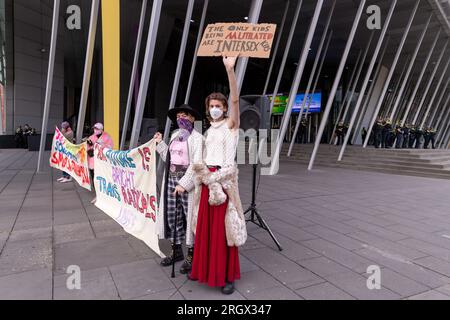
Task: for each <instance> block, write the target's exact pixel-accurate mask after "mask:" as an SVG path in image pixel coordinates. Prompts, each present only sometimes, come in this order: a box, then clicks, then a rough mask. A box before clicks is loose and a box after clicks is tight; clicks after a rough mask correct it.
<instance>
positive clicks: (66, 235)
mask: <svg viewBox="0 0 450 320" xmlns="http://www.w3.org/2000/svg"><path fill="white" fill-rule="evenodd" d="M54 233H55V244H60V243H65V242H72V241H80V240H88V239H94V238H95V236H94V233H93V232H92V227H91V225H90V224H89V223H87V222H83V223H74V224H64V225H56V226H55V227H54Z"/></svg>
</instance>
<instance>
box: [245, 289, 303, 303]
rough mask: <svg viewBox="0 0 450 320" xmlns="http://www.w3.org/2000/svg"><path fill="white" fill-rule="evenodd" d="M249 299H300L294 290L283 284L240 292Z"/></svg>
mask: <svg viewBox="0 0 450 320" xmlns="http://www.w3.org/2000/svg"><path fill="white" fill-rule="evenodd" d="M242 295H243V296H245V297H246V298H247V299H249V300H302V298H301V297H300V296H299V295H297V294H295V292H294V291H292V290H291V289H288V288H286V287H283V286H277V287H272V288H266V289H264V290H258V291H255V292H250V293H246V292H243V293H242Z"/></svg>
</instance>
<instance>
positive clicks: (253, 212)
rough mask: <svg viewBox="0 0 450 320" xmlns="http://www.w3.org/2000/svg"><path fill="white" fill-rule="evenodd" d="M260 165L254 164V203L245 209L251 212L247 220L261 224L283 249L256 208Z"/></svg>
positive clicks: (279, 248) (246, 211) (280, 248)
mask: <svg viewBox="0 0 450 320" xmlns="http://www.w3.org/2000/svg"><path fill="white" fill-rule="evenodd" d="M257 168H258V165H257V164H253V177H252V203H251V204H250V206H249V207H248V209H247V210H245V212H244V215H245V214H247V213H249V212H250V213H251V214H250V219H248V220H246V221H250V222H253V223H254V224H256V225H257V226H259V227H260V228H263V229H264V230H266V231H267V232H268V233H269V235H270V237H271V238H272V240H273V241H274V242H275V244H276V245H277V247H278V250H280V251H282V250H283V248H282V247H281V245H280V243H279V242H278V240H277V239H276V238H275V236H274V235H273V233H272V231H271V230H270V228H269V226H268V225H267V223H266V221H264V219H263V218H262V217H261V215H260V214H259V213H258V209H257V208H256V171H257ZM255 217H256V220H255Z"/></svg>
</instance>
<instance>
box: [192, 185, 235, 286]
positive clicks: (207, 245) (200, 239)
mask: <svg viewBox="0 0 450 320" xmlns="http://www.w3.org/2000/svg"><path fill="white" fill-rule="evenodd" d="M208 199H209V189H208V187H207V186H206V185H202V193H201V198H200V205H199V212H198V221H197V230H196V234H195V246H194V259H193V262H192V271H191V279H193V280H198V281H199V282H201V283H207V284H208V285H209V286H211V287H223V286H224V285H225V283H226V282H233V281H235V280H238V279H240V278H241V272H240V267H239V253H238V247H229V246H228V245H227V239H226V233H225V212H226V209H227V206H228V199H227V201H226V202H225V203H223V204H221V205H220V206H210V205H209V203H208Z"/></svg>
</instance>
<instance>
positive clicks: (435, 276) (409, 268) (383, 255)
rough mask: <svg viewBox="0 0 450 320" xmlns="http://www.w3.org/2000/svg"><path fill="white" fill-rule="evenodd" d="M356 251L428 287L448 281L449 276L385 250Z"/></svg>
mask: <svg viewBox="0 0 450 320" xmlns="http://www.w3.org/2000/svg"><path fill="white" fill-rule="evenodd" d="M356 252H357V253H358V254H359V255H362V256H365V257H367V258H370V259H371V260H373V261H374V263H375V264H377V265H380V266H385V267H387V268H389V269H391V270H394V271H396V272H397V273H399V274H401V275H403V276H405V277H408V278H410V279H414V280H415V281H416V282H419V283H421V284H424V285H426V286H428V287H429V288H436V287H440V286H442V285H445V284H446V283H449V282H450V278H447V277H445V276H443V275H441V274H439V273H436V272H434V271H431V270H428V269H426V268H423V267H422V266H420V265H417V264H414V263H413V262H412V261H409V260H405V259H403V258H402V257H399V256H396V255H393V254H389V253H387V252H380V251H375V250H373V249H362V250H358V251H356Z"/></svg>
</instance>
